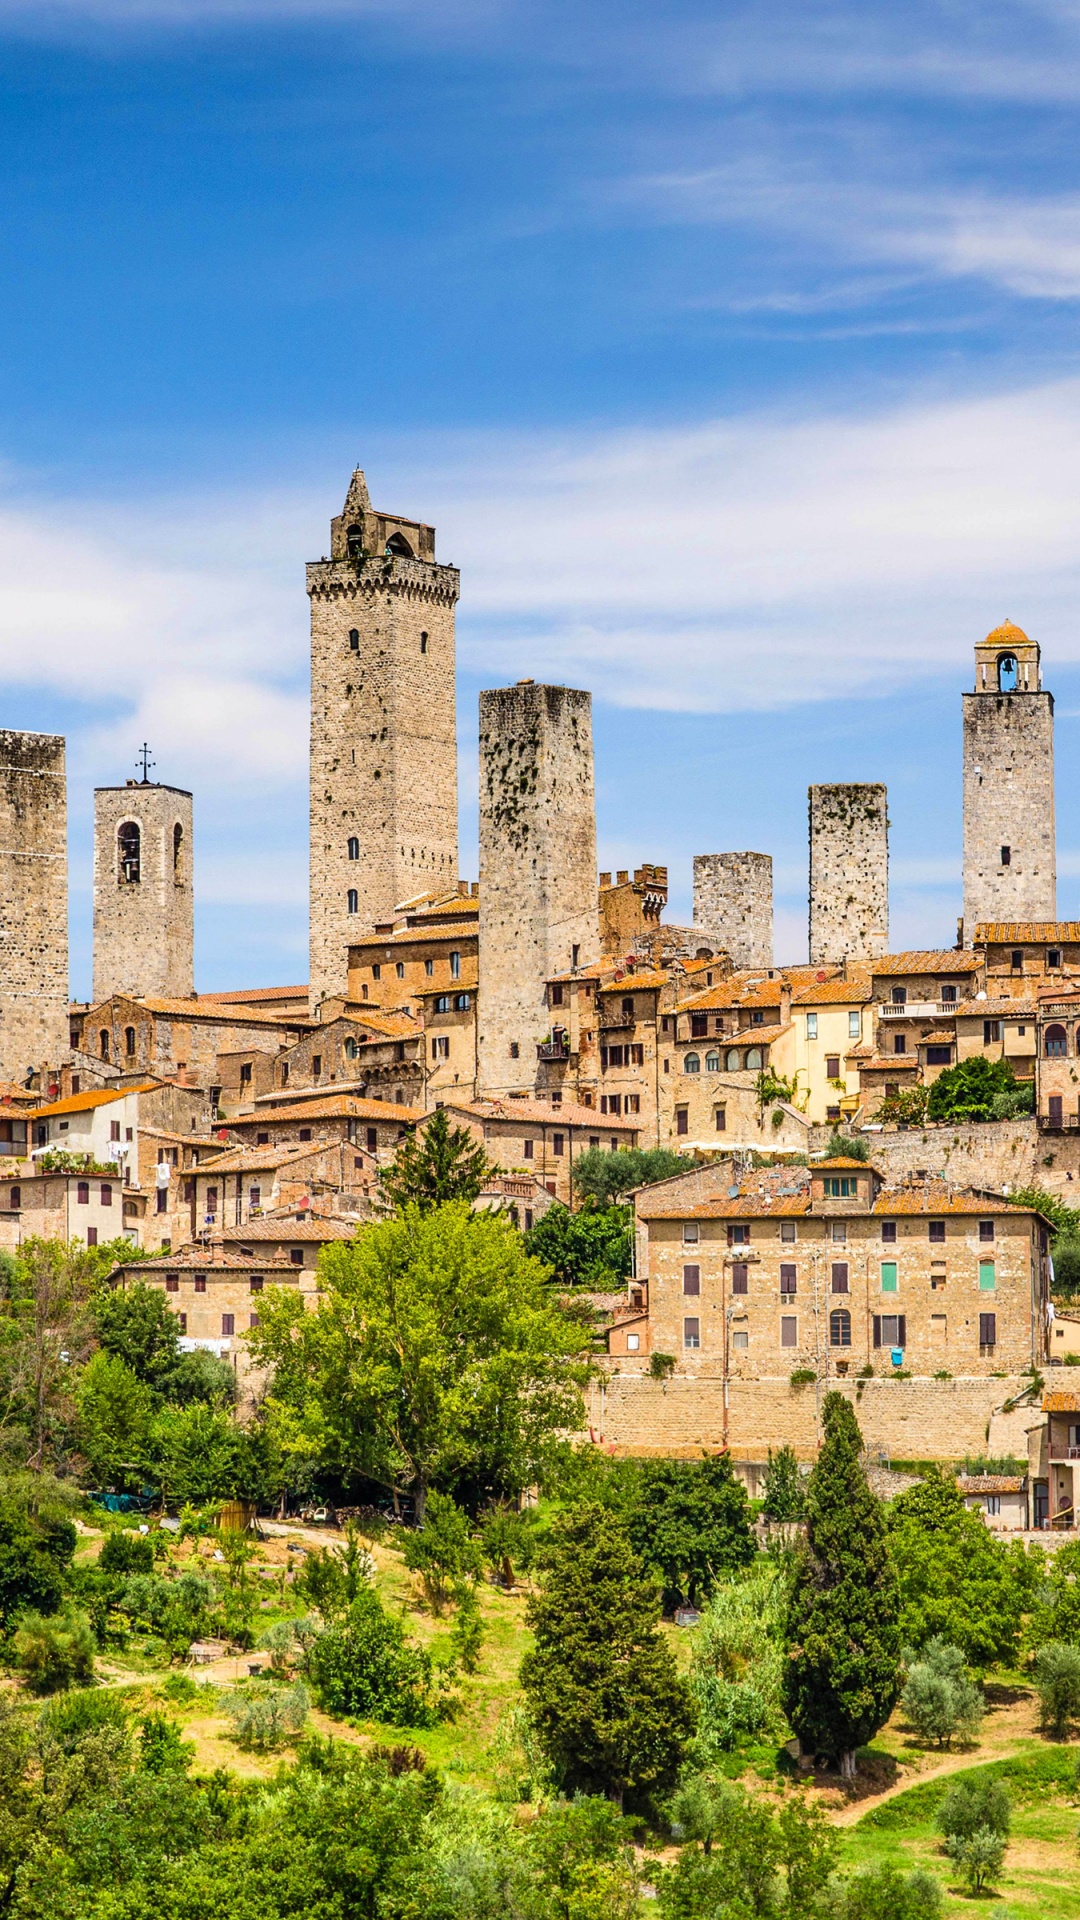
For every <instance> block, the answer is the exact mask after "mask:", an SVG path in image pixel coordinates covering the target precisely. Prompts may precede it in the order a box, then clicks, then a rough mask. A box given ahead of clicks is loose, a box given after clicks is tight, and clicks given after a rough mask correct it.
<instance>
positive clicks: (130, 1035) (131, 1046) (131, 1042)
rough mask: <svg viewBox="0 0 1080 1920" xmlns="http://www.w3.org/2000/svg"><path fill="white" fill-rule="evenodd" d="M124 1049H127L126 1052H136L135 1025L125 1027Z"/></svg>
mask: <svg viewBox="0 0 1080 1920" xmlns="http://www.w3.org/2000/svg"><path fill="white" fill-rule="evenodd" d="M124 1051H125V1053H134V1051H135V1029H134V1027H125V1028H124Z"/></svg>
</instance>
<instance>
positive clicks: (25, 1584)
mask: <svg viewBox="0 0 1080 1920" xmlns="http://www.w3.org/2000/svg"><path fill="white" fill-rule="evenodd" d="M77 1539H78V1535H77V1534H76V1532H75V1528H74V1527H73V1526H72V1524H71V1521H70V1520H67V1519H64V1518H62V1517H60V1516H53V1515H48V1516H47V1515H43V1514H40V1513H35V1512H34V1511H33V1510H32V1508H31V1507H30V1506H29V1505H28V1504H27V1502H26V1501H25V1499H20V1498H19V1497H18V1493H17V1492H7V1493H6V1494H4V1495H3V1497H0V1632H4V1633H6V1632H7V1630H8V1629H9V1627H10V1625H11V1622H12V1619H13V1618H14V1616H15V1615H16V1614H17V1613H19V1612H21V1611H22V1609H23V1608H31V1609H33V1610H34V1611H35V1612H38V1613H43V1614H49V1613H55V1612H56V1610H57V1608H58V1607H59V1606H60V1604H61V1601H62V1600H63V1597H64V1593H65V1591H66V1589H67V1585H68V1581H69V1577H70V1571H71V1563H72V1560H73V1559H74V1555H75V1546H76V1542H77Z"/></svg>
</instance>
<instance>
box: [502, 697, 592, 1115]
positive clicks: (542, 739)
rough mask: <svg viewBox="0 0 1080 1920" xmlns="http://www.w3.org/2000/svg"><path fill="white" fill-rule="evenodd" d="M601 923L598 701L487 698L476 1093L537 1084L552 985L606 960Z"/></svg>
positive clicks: (525, 1089)
mask: <svg viewBox="0 0 1080 1920" xmlns="http://www.w3.org/2000/svg"><path fill="white" fill-rule="evenodd" d="M599 920H600V915H599V901H598V896H597V889H596V796H595V789H594V779H593V741H592V696H591V695H590V694H588V693H580V692H578V691H576V690H575V689H574V688H572V687H545V686H536V685H535V684H534V682H533V681H531V680H521V681H519V682H518V684H517V686H516V687H499V688H498V689H496V690H494V691H492V692H488V693H482V694H481V695H480V980H481V987H480V995H479V1002H478V1012H477V1020H478V1034H477V1090H478V1092H480V1093H481V1094H485V1095H489V1094H497V1093H511V1092H518V1093H522V1092H529V1091H531V1090H533V1089H534V1088H535V1086H536V1076H537V1058H538V1056H537V1045H538V1043H540V1042H543V1041H544V1040H545V1038H546V1037H547V1036H548V1034H549V1030H550V1027H551V1014H550V1012H549V1011H548V1000H547V983H548V981H549V979H550V978H551V976H552V974H557V973H569V972H571V971H572V970H573V969H574V968H575V967H578V966H585V965H588V964H591V963H592V962H594V961H595V960H596V958H597V955H598V954H599V951H600V926H599Z"/></svg>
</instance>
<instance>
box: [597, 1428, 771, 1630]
mask: <svg viewBox="0 0 1080 1920" xmlns="http://www.w3.org/2000/svg"><path fill="white" fill-rule="evenodd" d="M624 1484H625V1485H626V1487H627V1492H626V1496H625V1498H624V1503H623V1505H622V1508H621V1512H622V1518H623V1523H624V1525H625V1527H626V1531H627V1533H628V1535H629V1537H630V1543H631V1545H632V1546H633V1547H634V1549H635V1551H636V1552H637V1553H639V1554H640V1556H641V1558H642V1560H643V1561H644V1563H645V1565H646V1566H647V1567H649V1568H650V1569H651V1570H652V1571H654V1572H655V1573H657V1574H658V1575H659V1577H660V1579H661V1581H662V1582H663V1604H664V1608H665V1610H667V1611H670V1610H672V1609H673V1608H675V1607H676V1606H677V1605H678V1604H679V1602H680V1601H683V1600H688V1601H690V1603H691V1604H692V1605H694V1606H698V1605H699V1604H700V1603H701V1602H702V1601H703V1600H704V1599H705V1598H706V1596H707V1595H708V1594H709V1593H711V1591H712V1589H713V1587H714V1586H715V1584H716V1582H717V1580H718V1579H720V1578H721V1577H722V1576H723V1575H724V1574H725V1573H731V1572H734V1571H735V1570H736V1569H737V1568H740V1567H748V1566H749V1565H750V1563H751V1561H752V1560H753V1559H754V1558H755V1556H756V1554H757V1543H756V1541H755V1539H754V1534H753V1529H752V1528H751V1525H750V1514H749V1505H748V1502H747V1498H746V1491H745V1488H744V1487H743V1485H742V1483H741V1481H739V1480H737V1479H736V1478H735V1475H734V1473H733V1472H732V1468H731V1461H730V1459H729V1458H728V1456H727V1454H726V1453H715V1454H709V1455H708V1456H707V1457H706V1458H705V1459H703V1460H700V1461H691V1460H645V1461H641V1462H640V1463H637V1462H635V1463H634V1464H633V1465H632V1466H631V1467H630V1468H629V1471H628V1474H627V1476H626V1481H625V1482H624Z"/></svg>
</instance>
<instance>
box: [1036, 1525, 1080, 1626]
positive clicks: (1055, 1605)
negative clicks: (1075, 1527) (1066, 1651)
mask: <svg viewBox="0 0 1080 1920" xmlns="http://www.w3.org/2000/svg"><path fill="white" fill-rule="evenodd" d="M1033 1597H1034V1606H1033V1608H1032V1616H1031V1620H1030V1623H1029V1626H1028V1638H1029V1640H1030V1643H1031V1645H1032V1646H1033V1647H1041V1646H1044V1645H1045V1644H1046V1642H1047V1641H1048V1640H1072V1641H1076V1642H1077V1643H1078V1644H1080V1541H1077V1540H1066V1541H1065V1542H1064V1543H1063V1544H1062V1545H1061V1546H1060V1547H1058V1549H1057V1551H1056V1552H1055V1553H1052V1554H1051V1555H1050V1556H1049V1558H1048V1560H1047V1563H1046V1566H1045V1568H1041V1569H1040V1570H1039V1575H1038V1579H1037V1581H1036V1583H1035V1592H1034V1596H1033Z"/></svg>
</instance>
